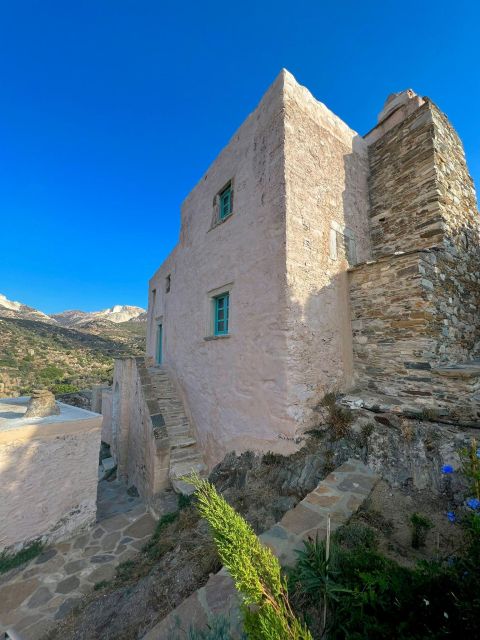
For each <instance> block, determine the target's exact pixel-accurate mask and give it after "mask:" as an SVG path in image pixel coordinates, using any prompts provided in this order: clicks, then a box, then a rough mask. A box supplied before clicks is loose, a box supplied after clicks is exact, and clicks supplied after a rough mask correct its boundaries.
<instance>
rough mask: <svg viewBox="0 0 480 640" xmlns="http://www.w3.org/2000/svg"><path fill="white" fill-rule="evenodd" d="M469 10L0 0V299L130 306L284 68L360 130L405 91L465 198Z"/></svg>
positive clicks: (476, 158) (470, 116) (473, 98)
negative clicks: (413, 96) (456, 152)
mask: <svg viewBox="0 0 480 640" xmlns="http://www.w3.org/2000/svg"><path fill="white" fill-rule="evenodd" d="M479 24H480V5H478V4H477V3H476V2H473V1H472V2H465V1H463V0H457V2H455V3H452V2H446V1H445V0H437V1H435V2H433V1H430V0H428V1H426V2H421V1H419V0H417V1H416V2H411V1H410V0H407V1H403V2H390V1H388V0H383V1H382V2H368V1H366V2H342V1H341V0H340V1H339V0H336V1H335V2H333V1H330V2H320V1H316V2H313V1H309V2H307V1H302V0H297V1H296V2H291V1H290V2H285V1H282V0H279V1H278V0H277V1H276V2H266V1H262V0H257V1H255V2H253V1H250V0H243V1H242V2H229V3H220V2H209V1H208V0H204V1H203V2H198V1H197V2H189V1H184V2H182V3H180V2H163V1H161V0H155V1H153V0H152V1H147V0H82V2H65V1H64V0H56V1H54V0H38V1H34V0H30V1H24V0H15V1H14V2H11V1H9V0H0V78H1V99H0V239H1V242H0V293H4V294H6V295H7V296H8V297H9V298H11V299H15V300H20V301H22V302H25V303H26V304H29V305H31V306H34V307H37V308H40V309H42V310H43V311H45V312H47V313H53V312H58V311H61V310H63V309H71V308H80V309H84V310H87V311H88V310H96V309H101V308H105V307H107V306H111V305H113V304H135V305H140V306H145V304H146V298H147V296H146V293H147V281H148V278H149V277H150V276H151V275H152V273H153V272H154V271H155V269H156V268H157V267H158V266H159V265H160V263H161V262H162V260H163V259H164V258H165V257H166V256H167V255H168V253H169V252H170V251H171V249H172V248H173V246H174V245H175V243H176V240H177V236H178V229H179V213H180V209H179V208H180V203H181V201H182V200H183V199H184V197H185V196H186V195H187V193H188V192H189V191H190V189H191V188H192V187H193V186H194V185H195V183H196V182H197V181H198V179H199V178H200V177H201V175H202V174H203V172H204V171H205V170H206V169H207V167H208V165H209V164H210V163H211V161H212V160H213V159H214V158H215V156H216V155H217V154H218V152H219V150H220V149H221V148H222V147H223V146H224V145H225V144H226V142H227V141H228V140H229V138H230V137H231V135H232V134H233V132H234V131H235V129H236V128H237V127H238V126H239V125H240V124H241V123H242V121H243V120H244V119H245V117H246V116H247V115H248V114H249V113H250V112H251V111H252V110H253V109H254V108H255V105H256V104H257V103H258V101H259V100H260V98H261V96H262V94H263V93H264V92H265V90H266V89H267V87H268V86H269V85H270V84H271V82H272V81H273V80H274V78H275V77H276V75H277V74H278V72H279V71H280V69H281V68H282V67H286V68H287V69H289V70H290V71H291V72H292V73H293V74H294V75H295V76H296V78H297V80H298V81H299V82H300V83H302V84H304V85H306V86H307V87H308V88H309V89H310V90H311V91H312V93H313V94H314V95H315V96H316V97H317V98H318V99H319V100H321V101H322V102H324V103H326V104H327V106H328V107H329V108H330V109H332V110H333V111H334V112H335V113H337V114H338V115H339V116H340V117H341V118H343V119H344V120H345V121H346V122H347V123H348V124H349V125H350V126H351V127H352V128H354V129H356V130H357V131H359V132H360V133H365V132H366V131H368V130H369V129H370V128H371V127H372V126H373V125H374V124H375V118H376V114H377V113H378V112H379V111H380V109H381V107H382V105H383V102H384V100H385V98H386V96H387V95H388V94H389V93H391V92H393V91H399V90H401V89H405V88H407V87H412V88H413V89H415V90H416V91H417V92H418V93H420V94H421V95H427V96H429V97H430V98H432V99H433V100H434V101H435V102H436V103H437V104H438V105H439V106H440V108H441V109H442V110H443V111H445V112H446V113H447V115H448V116H449V117H450V119H451V121H452V122H453V124H454V126H455V127H456V128H457V130H458V131H459V133H460V135H461V137H462V139H463V141H464V144H465V149H466V153H467V160H468V162H469V166H470V170H471V172H472V174H473V177H474V180H475V181H476V184H477V186H478V185H479V184H480V144H479V143H480V127H479V125H478V119H479V118H478V113H479V108H480V107H479V105H480V78H479V69H480V45H479V42H480V37H479Z"/></svg>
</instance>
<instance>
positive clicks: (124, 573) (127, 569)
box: [116, 560, 135, 580]
mask: <svg viewBox="0 0 480 640" xmlns="http://www.w3.org/2000/svg"><path fill="white" fill-rule="evenodd" d="M134 570H135V562H134V560H125V562H121V563H120V564H119V565H118V566H117V575H116V577H117V578H118V579H119V580H128V579H129V578H131V577H132V576H133V573H134Z"/></svg>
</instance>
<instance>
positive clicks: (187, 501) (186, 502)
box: [178, 493, 193, 511]
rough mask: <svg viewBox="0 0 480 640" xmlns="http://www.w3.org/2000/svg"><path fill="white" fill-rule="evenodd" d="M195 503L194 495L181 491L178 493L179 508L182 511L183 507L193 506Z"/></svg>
mask: <svg viewBox="0 0 480 640" xmlns="http://www.w3.org/2000/svg"><path fill="white" fill-rule="evenodd" d="M192 503H193V498H192V496H187V495H185V494H184V493H179V494H178V510H179V511H181V510H182V509H188V507H191V506H192Z"/></svg>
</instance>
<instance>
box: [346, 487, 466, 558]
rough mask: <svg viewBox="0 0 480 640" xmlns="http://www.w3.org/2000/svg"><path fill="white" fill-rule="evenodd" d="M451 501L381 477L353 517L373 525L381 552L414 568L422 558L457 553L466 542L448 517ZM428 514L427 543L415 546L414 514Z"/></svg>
mask: <svg viewBox="0 0 480 640" xmlns="http://www.w3.org/2000/svg"><path fill="white" fill-rule="evenodd" d="M447 511H449V500H448V498H447V497H446V496H444V495H440V496H435V495H433V494H432V492H430V491H415V490H408V489H396V488H392V487H391V486H390V485H389V484H388V483H387V482H385V481H383V480H381V481H380V482H379V483H378V484H377V485H376V487H375V488H374V490H373V491H372V493H371V495H370V497H369V499H368V500H367V502H366V503H365V505H364V506H363V508H361V509H360V510H359V511H358V512H357V513H356V514H355V515H354V517H353V518H352V520H351V522H360V523H362V524H366V525H368V526H369V527H371V528H372V529H373V530H374V531H375V532H376V534H377V537H378V541H379V551H380V552H382V553H383V554H384V555H386V556H387V557H389V558H391V559H392V560H395V561H396V562H398V563H399V564H401V565H403V566H408V567H412V566H414V565H415V563H416V562H418V561H419V560H427V559H433V558H438V557H439V558H445V557H446V556H449V555H452V554H454V553H456V552H457V551H458V550H459V549H461V547H462V544H463V530H462V528H461V527H459V526H458V525H457V526H456V525H455V524H453V523H451V522H450V521H449V520H448V518H447ZM414 513H417V514H419V515H421V516H424V517H426V518H427V519H428V520H429V521H430V523H431V525H432V526H431V528H430V529H429V530H428V531H427V532H426V538H425V546H423V547H421V548H419V549H414V548H413V547H412V524H411V521H410V518H411V516H412V515H413V514H414Z"/></svg>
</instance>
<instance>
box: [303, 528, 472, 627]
mask: <svg viewBox="0 0 480 640" xmlns="http://www.w3.org/2000/svg"><path fill="white" fill-rule="evenodd" d="M351 527H352V524H349V525H347V526H346V527H344V528H342V529H340V530H339V532H340V535H338V533H337V534H335V535H334V537H333V541H332V544H331V548H330V552H331V554H330V558H331V560H330V565H329V567H328V573H327V570H326V562H325V544H324V543H323V542H318V541H317V542H316V543H312V541H308V542H307V543H305V548H304V550H303V551H302V552H300V553H299V560H298V562H297V565H296V566H295V568H294V569H293V570H292V572H291V577H290V586H291V589H292V590H293V589H294V593H295V598H294V605H295V610H296V611H297V613H299V614H302V615H304V616H305V617H308V618H309V621H310V623H311V625H312V627H314V628H322V629H323V625H322V623H321V622H320V618H321V612H320V611H319V606H318V605H319V602H320V601H321V599H322V597H323V593H324V590H325V588H328V594H329V597H328V605H329V606H328V612H329V616H328V624H327V629H326V635H327V637H328V639H329V640H345V639H349V640H364V639H366V638H368V640H384V638H395V639H396V640H427V639H428V640H431V639H432V638H433V639H435V640H440V639H441V638H442V639H443V638H454V637H457V633H458V630H459V629H462V632H466V631H468V632H469V633H470V636H471V637H480V635H479V632H480V598H479V596H478V584H479V581H480V527H479V528H478V529H477V530H476V532H475V531H472V537H471V544H470V545H469V547H468V549H466V552H465V554H464V555H463V556H462V557H459V558H455V559H454V558H450V559H449V560H448V562H439V561H436V562H425V561H424V562H421V563H419V564H418V565H417V566H416V567H415V568H413V569H409V568H406V567H401V566H400V565H398V564H397V563H396V562H394V561H392V560H389V559H388V558H385V557H384V556H382V555H381V554H380V553H379V552H378V551H377V550H376V549H375V548H372V546H371V544H372V539H371V537H370V535H369V534H366V535H365V534H364V533H361V534H360V536H359V535H358V533H359V532H358V530H356V531H354V532H348V533H347V530H348V529H349V528H351ZM354 539H356V541H357V545H356V546H352V547H351V548H348V547H346V546H345V542H347V544H351V542H352V541H353V540H354ZM327 575H328V584H326V577H327ZM319 637H320V636H319ZM321 637H324V635H322V636H321Z"/></svg>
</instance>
